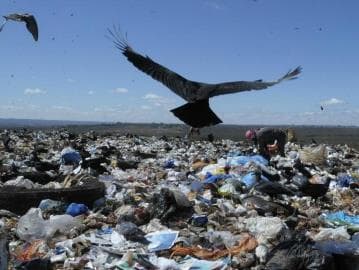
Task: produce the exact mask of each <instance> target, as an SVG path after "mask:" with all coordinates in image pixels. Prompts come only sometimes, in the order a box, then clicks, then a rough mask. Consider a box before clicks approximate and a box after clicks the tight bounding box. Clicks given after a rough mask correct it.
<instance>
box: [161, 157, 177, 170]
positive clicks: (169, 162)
mask: <svg viewBox="0 0 359 270" xmlns="http://www.w3.org/2000/svg"><path fill="white" fill-rule="evenodd" d="M163 167H164V168H165V169H172V168H174V167H175V162H174V160H172V159H170V160H167V161H166V162H165V164H164V166H163Z"/></svg>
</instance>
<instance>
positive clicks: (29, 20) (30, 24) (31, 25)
mask: <svg viewBox="0 0 359 270" xmlns="http://www.w3.org/2000/svg"><path fill="white" fill-rule="evenodd" d="M24 21H25V23H26V28H27V30H29V32H30V33H31V34H32V36H33V38H34V40H35V41H37V40H38V39H39V29H38V27H37V22H36V20H35V17H34V16H33V15H28V16H24Z"/></svg>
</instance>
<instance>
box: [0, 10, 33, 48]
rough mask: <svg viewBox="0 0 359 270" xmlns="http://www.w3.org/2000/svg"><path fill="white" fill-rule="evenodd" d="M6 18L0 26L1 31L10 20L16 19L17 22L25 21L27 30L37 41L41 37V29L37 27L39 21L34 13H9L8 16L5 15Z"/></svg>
mask: <svg viewBox="0 0 359 270" xmlns="http://www.w3.org/2000/svg"><path fill="white" fill-rule="evenodd" d="M3 17H4V18H5V20H6V21H5V22H4V24H3V25H2V26H1V27H0V31H1V30H2V28H3V26H4V25H5V23H6V22H7V21H8V20H11V21H15V22H25V23H26V28H27V30H28V31H29V32H30V33H31V35H32V37H33V38H34V40H35V41H37V40H38V39H39V29H38V27H37V23H36V20H35V17H34V15H31V14H28V13H25V14H18V13H14V14H9V15H6V16H3Z"/></svg>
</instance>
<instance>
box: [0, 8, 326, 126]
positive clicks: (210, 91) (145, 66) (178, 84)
mask: <svg viewBox="0 0 359 270" xmlns="http://www.w3.org/2000/svg"><path fill="white" fill-rule="evenodd" d="M3 17H4V18H5V21H4V22H3V24H2V25H1V26H0V32H1V31H2V30H3V28H4V26H5V25H6V24H7V23H8V22H9V21H15V22H24V23H25V24H26V28H27V30H28V31H29V32H30V33H31V34H32V36H33V38H34V40H35V41H37V40H38V37H39V31H38V26H37V22H36V19H35V17H34V16H33V15H31V14H28V13H25V14H18V13H15V14H9V15H6V16H3ZM108 31H109V34H110V39H111V40H112V41H113V42H114V44H115V46H116V48H118V49H119V50H120V51H121V52H122V54H123V55H124V56H125V57H126V58H127V60H128V61H129V62H130V63H132V64H133V65H134V66H135V67H136V68H138V69H139V70H140V71H142V72H144V73H145V74H147V75H149V76H151V77H152V78H153V79H155V80H157V81H159V82H161V83H162V84H164V85H165V86H166V87H168V88H169V89H170V90H172V91H173V92H174V93H175V94H177V95H178V96H180V97H181V98H183V99H184V100H185V101H187V103H186V104H184V105H182V106H180V107H177V108H174V109H172V110H171V112H172V113H173V114H174V115H175V116H176V117H177V118H179V119H180V120H181V121H183V122H184V123H186V124H187V125H189V126H190V127H192V128H196V129H199V128H202V127H206V126H213V125H217V124H219V123H222V120H221V119H220V118H219V117H218V116H217V115H216V114H215V113H214V112H213V111H212V109H211V108H210V106H209V99H210V98H212V97H215V96H219V95H225V94H233V93H238V92H243V91H251V90H263V89H266V88H268V87H271V86H274V85H276V84H279V83H281V82H283V81H287V80H293V79H296V78H297V77H298V75H299V74H300V73H301V67H300V66H298V67H297V68H295V69H294V70H291V71H289V72H288V73H286V74H285V75H284V76H282V77H280V78H279V79H277V80H274V81H263V80H255V81H234V82H224V83H216V84H211V83H204V82H197V81H192V80H188V79H186V78H184V77H183V76H181V75H179V74H177V73H176V72H174V71H172V70H170V69H168V68H166V67H164V66H162V65H161V64H159V63H157V62H155V61H153V60H152V59H151V58H150V57H148V56H143V55H141V54H139V53H138V52H136V51H135V50H134V49H132V47H131V46H130V45H129V44H128V43H127V41H126V40H125V39H124V38H123V35H121V33H120V31H119V29H116V28H114V29H113V30H110V29H108ZM321 109H322V110H323V108H321Z"/></svg>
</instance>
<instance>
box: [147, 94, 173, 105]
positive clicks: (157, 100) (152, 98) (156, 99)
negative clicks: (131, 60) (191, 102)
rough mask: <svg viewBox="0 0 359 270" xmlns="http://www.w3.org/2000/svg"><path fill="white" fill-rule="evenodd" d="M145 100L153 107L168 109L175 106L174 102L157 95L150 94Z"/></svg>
mask: <svg viewBox="0 0 359 270" xmlns="http://www.w3.org/2000/svg"><path fill="white" fill-rule="evenodd" d="M143 99H145V100H147V101H148V102H149V103H151V105H153V106H157V107H162V108H163V109H168V108H169V107H170V106H173V104H174V102H173V101H172V100H170V99H168V98H166V97H162V96H159V95H156V94H152V93H148V94H146V95H145V96H143Z"/></svg>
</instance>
